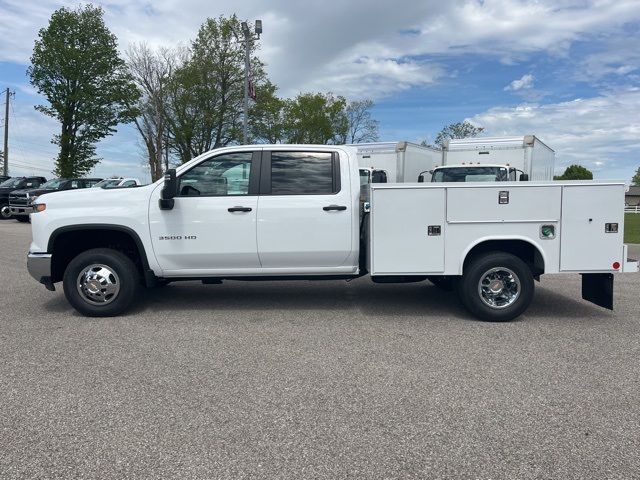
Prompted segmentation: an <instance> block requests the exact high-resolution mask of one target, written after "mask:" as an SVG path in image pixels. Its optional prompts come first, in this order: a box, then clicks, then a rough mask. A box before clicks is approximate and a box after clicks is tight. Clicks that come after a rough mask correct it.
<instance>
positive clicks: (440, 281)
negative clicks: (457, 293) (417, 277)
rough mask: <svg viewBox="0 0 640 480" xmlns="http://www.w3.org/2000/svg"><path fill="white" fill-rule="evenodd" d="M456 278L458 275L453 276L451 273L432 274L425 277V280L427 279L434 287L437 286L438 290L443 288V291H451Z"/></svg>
mask: <svg viewBox="0 0 640 480" xmlns="http://www.w3.org/2000/svg"><path fill="white" fill-rule="evenodd" d="M458 279H459V277H455V276H452V275H439V276H435V275H434V276H432V277H427V280H429V281H430V282H431V283H433V284H434V285H435V286H436V287H438V288H439V289H440V290H444V291H445V292H450V291H452V290H453V289H454V287H455V283H456V282H457V281H458Z"/></svg>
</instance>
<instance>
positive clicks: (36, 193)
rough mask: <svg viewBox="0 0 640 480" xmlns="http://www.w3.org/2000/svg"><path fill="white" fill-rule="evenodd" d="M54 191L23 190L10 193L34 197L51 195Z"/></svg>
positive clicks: (41, 189)
mask: <svg viewBox="0 0 640 480" xmlns="http://www.w3.org/2000/svg"><path fill="white" fill-rule="evenodd" d="M56 191H57V190H49V189H46V190H45V189H44V188H27V189H24V190H12V191H11V193H15V194H20V195H24V194H27V195H29V196H30V197H34V196H36V195H42V194H43V193H52V192H56Z"/></svg>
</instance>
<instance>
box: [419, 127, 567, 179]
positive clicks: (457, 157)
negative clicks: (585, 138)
mask: <svg viewBox="0 0 640 480" xmlns="http://www.w3.org/2000/svg"><path fill="white" fill-rule="evenodd" d="M554 169H555V152H554V151H553V150H552V149H551V148H550V147H549V146H547V145H545V144H544V143H543V142H542V141H541V140H540V139H539V138H537V137H536V136H535V135H525V136H523V137H485V138H465V139H457V140H448V141H446V142H445V144H444V148H443V150H442V166H439V167H437V168H435V169H434V170H433V172H430V173H431V181H432V182H465V181H466V182H469V181H518V180H525V179H526V180H533V181H551V180H553V174H554ZM423 181H424V179H423Z"/></svg>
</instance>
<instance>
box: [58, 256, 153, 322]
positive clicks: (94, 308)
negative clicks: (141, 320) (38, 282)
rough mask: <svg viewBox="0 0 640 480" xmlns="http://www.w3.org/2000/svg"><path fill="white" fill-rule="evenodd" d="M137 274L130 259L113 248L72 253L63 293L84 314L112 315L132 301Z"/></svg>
mask: <svg viewBox="0 0 640 480" xmlns="http://www.w3.org/2000/svg"><path fill="white" fill-rule="evenodd" d="M139 283H140V276H139V274H138V270H137V268H136V266H135V264H134V263H133V261H132V260H131V259H130V258H129V257H127V256H126V255H124V254H123V253H120V252H118V251H116V250H112V249H109V248H96V249H93V250H87V251H86V252H82V253H80V254H79V255H78V256H76V257H75V258H74V259H73V260H71V262H69V265H68V266H67V268H66V270H65V272H64V278H63V286H64V294H65V296H66V297H67V300H68V301H69V303H70V304H71V305H72V306H73V308H75V309H76V310H77V311H78V312H80V313H81V314H83V315H86V316H88V317H112V316H115V315H120V314H121V313H123V312H124V311H125V310H126V309H127V308H128V307H129V306H130V305H131V303H132V302H133V300H134V298H135V295H136V291H137V289H138V288H139Z"/></svg>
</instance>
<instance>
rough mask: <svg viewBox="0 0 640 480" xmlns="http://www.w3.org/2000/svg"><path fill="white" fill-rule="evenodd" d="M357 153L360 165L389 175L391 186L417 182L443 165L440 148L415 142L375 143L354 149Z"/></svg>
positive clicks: (355, 145)
mask: <svg viewBox="0 0 640 480" xmlns="http://www.w3.org/2000/svg"><path fill="white" fill-rule="evenodd" d="M351 146H352V147H355V148H356V149H357V156H358V165H359V166H360V167H362V168H374V169H376V170H385V171H386V172H387V181H388V183H405V182H409V183H412V182H417V181H418V175H420V173H422V172H424V171H428V170H431V169H432V168H434V167H435V166H437V165H439V164H440V161H441V158H442V152H441V151H440V150H439V149H437V148H432V147H427V146H424V145H418V144H417V143H411V142H374V143H357V144H353V145H351Z"/></svg>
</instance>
